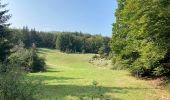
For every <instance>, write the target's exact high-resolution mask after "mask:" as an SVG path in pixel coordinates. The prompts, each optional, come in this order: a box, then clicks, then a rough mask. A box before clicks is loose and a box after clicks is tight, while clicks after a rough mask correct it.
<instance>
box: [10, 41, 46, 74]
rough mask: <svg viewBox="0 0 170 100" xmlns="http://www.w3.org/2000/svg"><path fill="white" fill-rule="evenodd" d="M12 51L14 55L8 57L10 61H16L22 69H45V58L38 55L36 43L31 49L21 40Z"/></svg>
mask: <svg viewBox="0 0 170 100" xmlns="http://www.w3.org/2000/svg"><path fill="white" fill-rule="evenodd" d="M12 52H13V53H12V55H11V56H10V57H9V58H8V59H9V61H10V63H16V64H18V65H19V66H20V67H22V69H24V70H26V71H30V72H38V71H44V70H45V59H44V58H41V57H39V56H38V54H37V50H36V46H35V45H34V44H33V46H32V48H31V49H26V48H24V44H23V43H22V42H20V44H19V45H16V46H15V47H14V48H13V49H12Z"/></svg>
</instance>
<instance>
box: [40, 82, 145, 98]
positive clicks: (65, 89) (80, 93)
mask: <svg viewBox="0 0 170 100" xmlns="http://www.w3.org/2000/svg"><path fill="white" fill-rule="evenodd" d="M43 87H44V94H45V95H44V97H43V98H50V97H54V98H56V99H57V100H60V99H61V98H65V97H66V96H73V97H78V98H81V97H88V98H92V97H93V96H94V94H96V93H97V94H102V95H104V94H105V93H111V94H113V95H112V97H113V98H114V93H120V94H126V93H128V92H129V91H136V90H139V91H140V90H146V89H148V88H132V87H104V86H98V87H97V88H95V87H94V86H92V85H88V86H79V85H43ZM88 100H89V99H88ZM90 100H91V99H90ZM102 100H103V99H102ZM104 100H105V99H104ZM107 100H121V99H119V98H114V99H107Z"/></svg>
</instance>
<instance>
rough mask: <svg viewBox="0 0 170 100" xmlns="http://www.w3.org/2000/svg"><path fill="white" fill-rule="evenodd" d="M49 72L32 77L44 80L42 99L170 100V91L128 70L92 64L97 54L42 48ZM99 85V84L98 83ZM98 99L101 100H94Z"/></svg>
mask: <svg viewBox="0 0 170 100" xmlns="http://www.w3.org/2000/svg"><path fill="white" fill-rule="evenodd" d="M39 54H40V55H42V56H44V57H45V58H46V63H47V66H48V69H47V71H46V72H40V73H31V74H29V75H28V77H30V78H32V79H34V80H41V81H42V82H43V85H42V88H41V96H40V100H92V97H93V96H94V95H95V97H96V98H99V96H100V97H101V98H103V99H102V100H169V99H167V98H170V97H169V96H170V94H169V93H168V92H166V91H165V90H163V89H161V88H160V87H159V86H156V85H153V81H150V80H148V81H146V80H140V79H137V78H135V77H132V76H131V75H130V73H129V72H128V71H125V70H110V69H109V68H102V67H98V66H95V65H92V64H90V63H89V59H90V58H91V57H92V56H93V54H66V53H61V52H59V51H57V50H52V49H44V48H43V49H39ZM94 84H96V87H95V85H94ZM94 100H98V99H94Z"/></svg>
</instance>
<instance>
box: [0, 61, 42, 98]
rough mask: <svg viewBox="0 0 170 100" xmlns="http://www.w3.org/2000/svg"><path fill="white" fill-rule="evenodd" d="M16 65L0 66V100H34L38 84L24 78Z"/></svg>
mask: <svg viewBox="0 0 170 100" xmlns="http://www.w3.org/2000/svg"><path fill="white" fill-rule="evenodd" d="M18 66H19V65H17V64H2V63H1V64H0V100H36V95H37V94H38V92H39V87H38V86H39V85H40V83H39V82H33V81H32V80H29V79H27V78H26V77H25V73H23V71H21V70H20V67H18Z"/></svg>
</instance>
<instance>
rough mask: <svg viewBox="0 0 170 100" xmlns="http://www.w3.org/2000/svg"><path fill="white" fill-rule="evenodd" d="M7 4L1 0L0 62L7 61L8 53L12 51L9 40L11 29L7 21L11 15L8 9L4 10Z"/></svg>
mask: <svg viewBox="0 0 170 100" xmlns="http://www.w3.org/2000/svg"><path fill="white" fill-rule="evenodd" d="M5 7H6V4H2V2H1V1H0V62H3V61H5V59H6V58H7V55H8V54H9V53H10V50H9V49H10V48H11V45H10V43H9V41H8V37H9V31H8V29H7V28H8V26H9V24H8V23H7V22H8V20H9V19H10V17H11V15H8V14H7V13H8V10H4V8H5Z"/></svg>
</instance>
